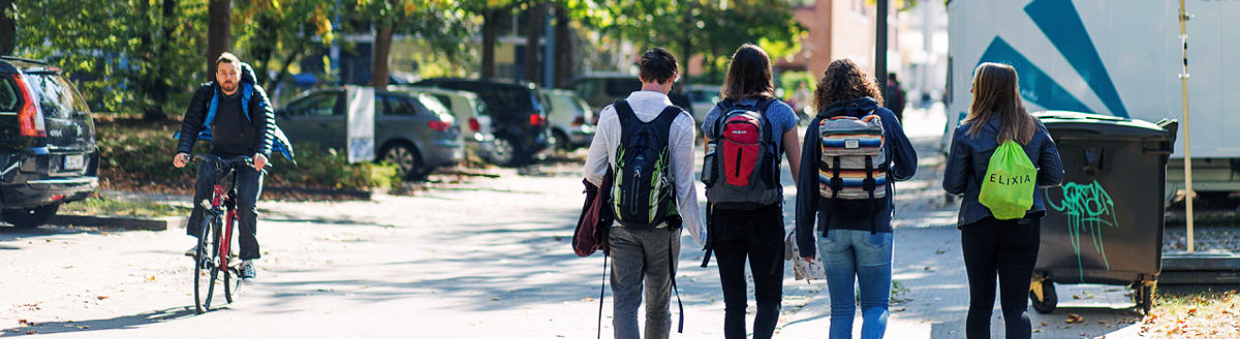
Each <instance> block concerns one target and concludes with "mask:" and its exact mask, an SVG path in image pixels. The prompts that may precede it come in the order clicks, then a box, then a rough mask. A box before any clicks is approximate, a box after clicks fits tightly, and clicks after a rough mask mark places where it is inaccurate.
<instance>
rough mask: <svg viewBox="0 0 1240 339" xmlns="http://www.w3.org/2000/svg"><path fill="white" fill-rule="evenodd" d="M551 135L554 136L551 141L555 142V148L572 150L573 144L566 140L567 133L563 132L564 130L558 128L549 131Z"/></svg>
mask: <svg viewBox="0 0 1240 339" xmlns="http://www.w3.org/2000/svg"><path fill="white" fill-rule="evenodd" d="M551 137H552V138H554V139H553V140H552V142H554V143H555V148H556V149H559V150H562V151H572V150H573V145H572V144H571V143H570V142H569V140H568V134H566V133H564V131H561V130H558V129H557V130H554V131H551Z"/></svg>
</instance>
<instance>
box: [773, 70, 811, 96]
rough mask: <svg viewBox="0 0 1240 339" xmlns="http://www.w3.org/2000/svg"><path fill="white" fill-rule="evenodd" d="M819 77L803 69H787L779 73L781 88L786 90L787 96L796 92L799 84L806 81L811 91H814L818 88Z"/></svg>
mask: <svg viewBox="0 0 1240 339" xmlns="http://www.w3.org/2000/svg"><path fill="white" fill-rule="evenodd" d="M818 80H819V79H818V78H817V77H815V76H814V74H812V73H809V72H802V71H787V72H783V73H780V75H779V88H781V89H783V90H784V95H785V96H790V95H792V93H794V92H796V90H797V86H800V84H802V83H804V84H805V85H806V88H809V92H810V93H814V91H815V90H817V89H818Z"/></svg>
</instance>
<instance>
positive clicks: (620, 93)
mask: <svg viewBox="0 0 1240 339" xmlns="http://www.w3.org/2000/svg"><path fill="white" fill-rule="evenodd" d="M603 81H604V83H605V84H606V85H604V86H603V88H604V89H605V90H606V91H607V96H609V97H625V96H628V95H629V94H631V93H633V92H637V91H640V90H641V89H642V82H641V81H638V80H637V78H609V79H605V80H603Z"/></svg>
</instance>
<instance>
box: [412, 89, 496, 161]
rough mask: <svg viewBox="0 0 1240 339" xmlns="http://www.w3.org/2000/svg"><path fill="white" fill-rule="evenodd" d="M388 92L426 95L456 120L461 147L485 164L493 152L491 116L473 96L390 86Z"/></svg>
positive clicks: (460, 92)
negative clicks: (461, 142)
mask: <svg viewBox="0 0 1240 339" xmlns="http://www.w3.org/2000/svg"><path fill="white" fill-rule="evenodd" d="M388 90H389V91H397V92H407V93H426V94H430V95H431V96H433V97H435V99H439V102H440V103H442V104H443V105H444V107H447V108H448V111H449V112H452V115H453V116H454V117H455V118H456V121H457V126H459V127H460V129H461V136H462V138H463V139H464V140H465V146H466V147H467V148H469V149H470V150H472V151H473V152H474V153H475V154H477V155H479V156H481V157H482V158H484V159H487V160H488V161H490V160H491V155H492V153H493V152H494V151H495V135H494V134H493V133H492V132H491V115H490V113H489V112H488V111H487V104H486V103H484V102H482V99H480V98H478V95H477V94H474V93H471V92H465V91H456V90H450V89H443V88H434V87H414V86H392V87H389V88H388Z"/></svg>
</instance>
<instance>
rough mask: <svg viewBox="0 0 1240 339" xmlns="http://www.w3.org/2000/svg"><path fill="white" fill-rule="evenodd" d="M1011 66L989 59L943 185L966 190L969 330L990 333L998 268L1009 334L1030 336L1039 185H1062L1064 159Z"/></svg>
mask: <svg viewBox="0 0 1240 339" xmlns="http://www.w3.org/2000/svg"><path fill="white" fill-rule="evenodd" d="M1017 83H1018V81H1017V76H1016V70H1015V69H1013V68H1012V66H1009V65H1004V64H996V63H983V64H981V65H980V66H978V67H977V70H976V71H975V73H974V76H973V88H972V89H971V90H970V92H971V93H973V103H972V105H971V106H970V107H969V115H968V116H967V117H966V118H965V119H964V120H963V121H962V122H961V124H960V126H959V127H957V128H956V134H955V136H954V137H953V138H952V145H951V153H950V154H949V155H948V157H947V169H946V170H945V171H944V173H945V177H944V178H943V189H944V190H947V193H949V194H953V195H961V194H963V195H964V199H963V200H962V202H961V204H960V215H959V221H958V222H957V225H958V226H957V227H958V228H960V243H961V247H962V248H963V252H964V265H965V271H966V272H967V273H968V277H969V313H968V317H967V318H966V321H965V335H966V337H967V338H970V339H975V338H990V317H991V313H992V310H993V309H994V304H995V276H996V275H997V276H998V278H999V293H1000V297H999V302H1000V305H1002V309H1003V321H1004V324H1005V325H1006V328H1007V331H1006V333H1007V335H1006V336H1005V337H1006V338H1009V339H1014V338H1029V337H1030V335H1031V333H1032V332H1031V331H1032V326H1031V324H1030V321H1029V314H1028V305H1029V302H1028V299H1027V297H1026V296H1027V295H1028V291H1029V279H1030V278H1031V276H1032V275H1033V268H1034V264H1035V263H1036V262H1037V260H1038V246H1039V245H1040V244H1041V238H1040V235H1041V230H1040V227H1041V219H1042V216H1044V215H1046V208H1045V207H1043V202H1042V194H1041V191H1039V190H1037V189H1036V188H1035V186H1038V187H1051V186H1058V185H1059V183H1060V181H1062V180H1063V175H1064V171H1063V163H1062V162H1061V161H1060V159H1059V151H1058V150H1057V149H1056V148H1055V142H1054V141H1052V140H1051V137H1050V134H1049V133H1048V132H1047V131H1046V127H1045V126H1042V124H1041V123H1039V122H1038V120H1037V119H1036V118H1034V117H1033V116H1031V115H1029V113H1028V112H1026V111H1025V106H1024V104H1023V103H1022V102H1021V100H1020V89H1019V88H1018V85H1017Z"/></svg>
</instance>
